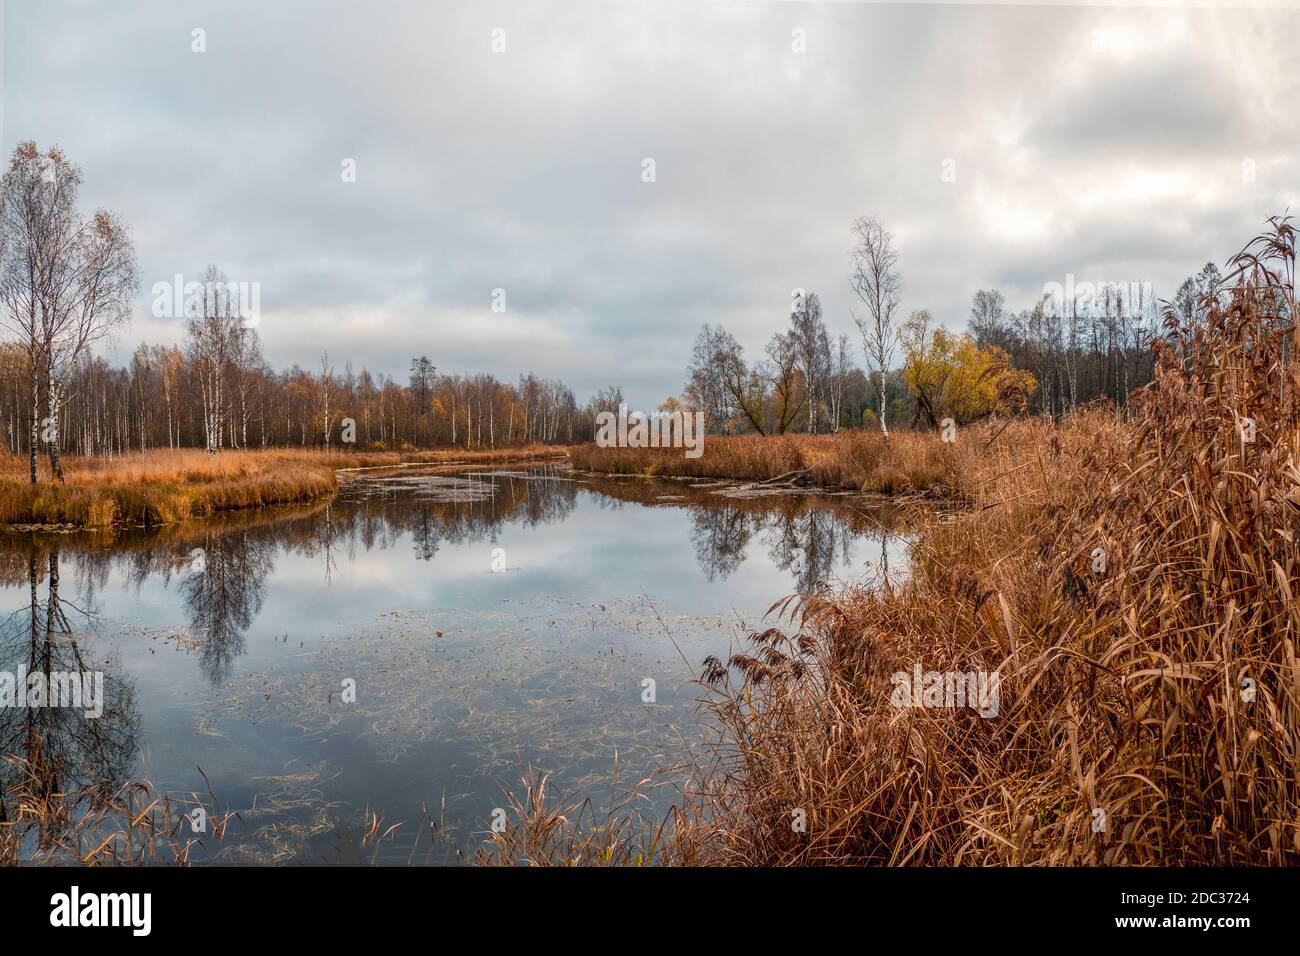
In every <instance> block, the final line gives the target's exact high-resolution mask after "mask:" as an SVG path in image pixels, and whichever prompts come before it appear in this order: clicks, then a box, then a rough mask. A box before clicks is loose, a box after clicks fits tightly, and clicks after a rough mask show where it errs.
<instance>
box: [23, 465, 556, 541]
mask: <svg viewBox="0 0 1300 956" xmlns="http://www.w3.org/2000/svg"><path fill="white" fill-rule="evenodd" d="M562 454H563V453H562V452H560V451H558V450H556V449H554V448H547V447H545V446H542V445H530V446H527V447H523V448H511V449H498V450H496V451H465V450H463V449H441V450H436V451H412V452H338V451H332V452H324V451H320V450H300V449H278V448H274V449H264V450H248V451H223V452H221V453H220V454H217V455H209V454H207V453H206V452H205V451H203V450H201V449H158V450H154V451H148V452H143V453H141V452H135V453H132V454H128V455H120V456H117V457H115V458H80V457H73V456H69V457H66V458H64V460H63V462H64V471H65V473H66V482H67V483H66V484H58V483H51V482H50V481H49V479H48V477H46V476H45V472H44V470H42V480H41V481H40V483H38V484H36V485H32V484H31V483H30V481H28V478H27V460H26V459H25V458H16V457H13V456H5V457H3V458H0V524H3V525H75V526H77V527H86V528H106V527H110V526H113V525H158V524H168V523H170V522H173V521H180V520H183V519H185V518H191V517H201V516H205V515H210V514H214V513H217V512H221V511H229V510H233V509H236V508H253V507H258V506H261V505H272V504H292V503H295V502H303V501H311V500H314V499H317V498H321V497H324V496H326V495H330V494H333V493H334V491H336V490H337V488H338V482H337V479H336V477H335V471H336V470H337V469H341V468H365V467H378V466H384V465H398V464H407V463H418V464H433V465H438V464H451V463H458V462H466V463H471V464H472V463H477V462H485V461H498V460H507V459H509V460H519V459H529V458H552V457H557V456H559V455H562ZM43 464H44V463H43V462H42V465H43Z"/></svg>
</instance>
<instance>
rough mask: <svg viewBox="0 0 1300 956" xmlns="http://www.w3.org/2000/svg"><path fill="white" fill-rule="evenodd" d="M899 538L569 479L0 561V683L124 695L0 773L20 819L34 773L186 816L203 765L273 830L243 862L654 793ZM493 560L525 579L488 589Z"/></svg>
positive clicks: (416, 479) (638, 484)
mask: <svg viewBox="0 0 1300 956" xmlns="http://www.w3.org/2000/svg"><path fill="white" fill-rule="evenodd" d="M894 520H895V519H894V515H893V514H892V512H891V510H890V509H889V508H888V507H887V506H885V505H876V504H870V503H868V502H867V501H865V500H864V499H861V498H859V497H856V496H846V497H839V496H825V495H811V494H807V495H805V494H796V495H770V494H764V493H763V492H762V489H751V490H749V491H746V490H744V489H736V488H720V487H718V486H716V485H713V486H708V485H703V486H700V487H696V486H694V485H692V484H691V483H689V482H670V481H643V480H611V479H606V478H599V477H594V476H588V475H583V474H578V473H574V472H572V471H570V470H568V469H566V468H563V467H554V466H548V467H528V468H525V469H522V470H511V469H499V470H492V471H466V470H461V471H456V472H452V471H443V472H438V471H417V470H405V469H400V470H389V471H380V472H371V473H365V474H362V475H357V476H354V477H349V478H348V479H346V480H345V482H344V487H343V488H342V489H341V491H340V493H339V495H338V496H336V497H335V498H334V499H333V500H331V501H329V502H322V503H319V504H314V505H303V506H296V507H289V508H279V509H265V510H261V511H257V512H238V513H233V514H231V515H228V516H223V517H216V518H212V519H209V520H206V521H201V522H192V523H187V524H183V525H175V526H168V527H165V528H162V529H156V530H154V531H152V532H148V533H146V532H143V531H132V532H120V533H102V534H89V533H82V534H69V535H43V536H42V535H29V536H19V535H9V536H5V537H3V538H0V585H2V586H3V587H4V589H5V599H6V604H7V606H8V607H9V608H11V609H13V611H14V613H13V614H12V615H10V617H9V618H8V619H7V620H6V621H5V622H4V627H3V630H0V657H2V658H3V659H2V660H0V668H3V667H8V668H9V669H11V670H12V669H14V668H15V667H16V666H17V665H18V664H19V663H25V664H27V665H29V666H31V665H34V666H40V667H48V668H50V669H59V668H61V667H62V668H65V669H75V668H76V666H77V665H78V662H79V661H80V660H81V659H82V657H83V656H85V654H88V653H89V652H90V651H94V652H95V654H96V655H97V657H98V658H102V657H113V656H114V655H117V654H120V656H121V660H122V661H123V662H124V664H125V665H126V666H129V669H130V674H131V677H130V679H128V678H127V676H126V674H125V673H124V669H123V667H122V666H119V665H118V664H117V663H116V661H115V660H110V661H107V662H104V661H101V660H98V659H97V660H96V661H95V662H94V663H93V667H96V668H99V669H103V670H105V671H106V676H107V677H108V681H107V687H108V693H109V697H110V701H109V708H108V710H107V712H106V716H105V718H103V719H102V720H100V721H99V722H95V721H87V720H86V719H85V718H84V716H83V715H82V714H80V713H79V712H75V711H69V712H50V711H38V710H33V709H21V708H20V709H6V710H2V711H0V752H2V753H5V754H11V755H13V756H14V757H15V758H16V760H17V761H18V762H10V763H6V764H4V765H3V766H2V767H0V772H2V773H3V774H4V775H5V776H4V777H3V779H2V780H0V791H3V793H4V803H3V805H0V814H9V815H12V813H13V812H14V808H15V806H16V804H15V800H16V796H15V794H16V793H17V791H16V789H15V788H16V787H17V785H18V784H19V783H20V782H22V781H23V780H25V779H27V778H26V777H25V776H24V774H28V773H30V775H31V779H32V780H34V781H36V783H35V792H36V793H38V794H39V793H41V792H44V793H54V792H57V791H59V790H60V789H63V788H67V789H84V788H87V787H88V788H90V789H91V790H92V791H93V790H94V789H95V788H99V789H100V792H106V790H107V789H108V788H111V787H113V786H115V785H118V784H120V782H122V781H123V780H125V779H131V778H134V777H141V776H143V777H147V778H149V779H151V780H152V781H154V782H155V783H159V784H161V785H162V786H163V787H164V788H168V787H170V788H173V789H176V790H178V791H180V792H188V790H189V789H191V788H192V787H193V786H195V785H196V784H197V783H198V781H197V780H196V779H195V774H194V768H195V767H196V766H201V767H202V768H203V770H204V773H205V774H208V773H211V774H212V775H213V776H212V783H213V785H214V787H215V790H216V792H218V793H220V794H221V795H222V798H223V800H226V799H229V800H230V801H231V802H232V804H233V805H235V806H240V807H242V808H244V809H245V810H249V809H250V808H253V807H256V808H258V811H257V814H253V813H251V812H250V813H249V815H248V817H247V820H246V823H247V824H248V825H249V827H250V828H252V827H254V826H255V825H263V824H264V829H263V830H261V831H258V832H257V833H252V834H251V835H250V836H249V839H248V840H247V841H246V842H245V844H244V845H245V846H246V847H262V848H264V849H265V848H266V847H272V848H273V850H270V851H268V852H272V855H273V856H274V857H275V858H276V859H289V858H298V857H297V856H296V854H297V853H299V852H302V847H303V846H304V845H307V844H310V843H311V840H312V839H313V838H312V837H311V834H313V833H316V832H317V826H318V823H319V814H320V812H321V811H320V807H321V805H322V803H328V804H329V806H330V807H345V808H349V809H351V810H353V811H355V812H356V813H359V812H360V810H359V809H358V808H362V807H366V806H369V807H372V808H384V810H385V812H386V813H387V814H389V815H390V816H391V817H392V818H393V819H407V818H414V817H415V816H418V814H419V811H420V808H421V807H422V806H423V805H424V801H426V800H429V799H435V800H438V801H439V806H440V807H442V806H443V804H442V803H441V800H442V799H443V798H444V797H446V799H447V804H446V809H447V813H448V817H447V821H446V822H447V824H448V825H449V826H451V827H452V828H453V829H455V828H457V827H459V828H460V831H461V832H462V833H465V834H471V833H474V832H478V831H479V830H481V829H482V826H483V820H484V819H486V814H488V813H490V811H491V809H492V808H493V807H495V806H498V805H500V800H501V790H502V788H503V787H509V786H511V785H513V784H514V783H516V782H517V781H518V779H519V774H520V772H521V769H522V768H528V767H531V768H537V767H539V766H540V767H544V768H545V769H547V770H548V771H555V772H556V776H555V777H554V778H553V779H554V780H555V783H556V786H564V787H569V786H572V787H573V788H575V789H581V788H587V787H590V786H592V784H593V781H594V780H596V779H597V778H598V777H599V776H600V775H602V774H604V773H606V772H607V771H608V770H609V767H610V761H611V759H612V755H613V752H614V751H617V752H618V754H619V762H620V766H621V767H625V768H628V770H627V772H629V773H635V774H638V775H639V774H644V773H646V772H648V771H649V769H650V768H653V767H655V766H658V765H660V764H661V763H662V762H664V761H667V760H668V759H669V758H667V757H664V756H663V754H664V752H665V751H664V746H665V744H664V742H665V740H670V741H671V740H677V739H680V737H681V735H682V729H683V728H684V727H686V726H688V724H689V722H690V721H691V720H692V719H693V718H692V715H693V714H695V713H696V700H695V693H696V691H695V685H694V683H693V682H694V680H695V678H696V677H698V674H699V673H700V665H701V663H702V661H703V660H704V659H705V658H706V657H707V656H709V655H714V656H720V657H723V658H724V659H725V657H726V655H727V654H728V653H729V650H728V649H729V646H730V645H731V643H732V642H733V641H734V640H735V639H737V634H738V633H743V630H744V629H745V628H746V627H748V626H751V625H756V624H758V623H759V621H760V620H761V618H762V615H763V613H764V612H765V611H766V610H767V608H769V607H770V606H771V605H772V603H773V602H774V601H776V600H778V599H779V598H781V597H783V596H785V595H787V594H789V593H790V592H791V591H804V592H808V591H812V590H814V589H816V588H817V587H819V586H820V585H821V583H822V582H825V581H834V580H836V579H855V580H856V579H861V578H863V577H864V576H879V574H880V573H881V571H882V570H883V566H884V565H885V564H887V563H889V562H892V565H891V567H894V568H896V567H897V566H898V564H899V563H901V560H902V554H901V553H900V549H899V542H898V539H897V538H895V537H894V536H893V535H892V534H891V533H890V529H891V528H893V526H894ZM498 546H501V547H503V548H504V549H507V550H508V551H509V566H508V567H509V570H511V571H518V572H520V573H512V574H492V573H489V571H490V565H491V562H492V557H491V556H492V552H493V549H495V548H496V547H498ZM92 632H93V640H92V636H91V635H92ZM83 648H86V649H89V650H87V651H83ZM109 648H112V649H113V650H112V652H111V653H110V651H109V650H108V649H109ZM168 651H171V652H172V653H170V654H169V653H167V652H168ZM196 665H197V666H196ZM647 676H652V677H654V678H655V679H656V680H657V682H658V683H657V686H658V689H659V691H658V699H657V702H656V703H655V706H653V707H648V706H646V703H645V701H644V700H643V698H642V693H643V681H644V680H645V678H646V677H647ZM345 678H347V679H352V678H355V679H356V681H357V683H358V685H359V686H360V694H359V699H358V700H356V701H355V702H351V703H349V704H347V705H346V706H345V705H344V704H342V703H341V702H340V697H339V692H338V688H339V686H340V681H341V680H343V679H345ZM137 700H138V701H139V703H138V704H137ZM142 713H143V717H142V716H141V715H142ZM142 726H144V727H147V729H148V731H149V733H148V735H147V737H148V739H147V741H142V740H141V738H142V737H143V736H144V735H143V733H142V731H141V728H142ZM666 728H672V729H671V730H668V729H666ZM661 758H662V759H661ZM27 768H35V769H34V770H30V771H29V770H28V769H27ZM632 768H635V770H633V769H632ZM582 792H584V793H587V792H590V791H588V790H582ZM331 812H333V811H331ZM347 812H348V811H347V810H341V811H339V815H340V816H345V815H346V814H347ZM262 814H268V815H267V816H261V815H262ZM353 816H354V817H355V813H354V814H353ZM259 821H261V823H259ZM353 822H355V819H354V820H353ZM288 833H293V834H295V836H294V838H293V839H294V841H295V842H293V845H292V846H291V845H290V844H289V843H286V842H285V841H286V840H287V839H288V838H287V837H286V834H288ZM39 838H41V837H40V836H39V835H38V836H37V839H39ZM268 841H269V842H268ZM317 849H318V850H319V851H320V852H321V853H322V854H325V855H328V849H327V848H324V847H318V848H317Z"/></svg>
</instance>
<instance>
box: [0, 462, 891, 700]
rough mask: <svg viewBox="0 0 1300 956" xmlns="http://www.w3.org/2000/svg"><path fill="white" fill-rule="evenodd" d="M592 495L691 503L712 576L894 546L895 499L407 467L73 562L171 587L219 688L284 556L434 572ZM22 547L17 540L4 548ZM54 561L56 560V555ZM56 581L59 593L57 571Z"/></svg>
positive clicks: (83, 576) (95, 591) (76, 550)
mask: <svg viewBox="0 0 1300 956" xmlns="http://www.w3.org/2000/svg"><path fill="white" fill-rule="evenodd" d="M583 498H586V499H590V500H592V501H594V502H595V503H597V504H598V505H599V507H600V508H602V509H606V510H617V509H622V508H624V507H625V506H628V505H637V506H643V507H649V508H669V509H677V510H682V511H684V512H685V513H686V514H687V515H689V521H690V530H689V538H690V544H691V547H692V548H693V550H694V553H695V558H696V562H697V564H698V567H699V569H700V571H701V573H702V574H703V576H704V577H705V579H706V580H708V581H709V582H722V581H725V580H726V579H728V578H729V577H730V576H732V575H734V574H735V573H736V572H737V571H738V569H739V568H740V567H741V566H742V565H743V564H744V562H745V561H746V560H747V558H749V557H750V556H751V555H752V554H753V553H754V552H755V546H756V545H757V546H759V547H761V548H762V549H763V550H764V551H765V553H766V555H767V557H768V559H769V560H770V561H771V562H772V564H773V565H774V566H775V567H777V568H779V569H780V570H781V571H783V572H785V573H786V574H787V575H788V577H789V586H790V587H791V588H792V589H793V590H797V591H800V592H805V593H806V592H809V591H812V590H814V589H815V588H817V587H818V586H819V585H820V584H821V583H822V582H827V581H831V580H833V579H834V578H835V577H836V570H837V569H841V571H842V570H843V569H845V568H851V567H854V566H855V562H856V560H857V559H856V556H855V553H854V549H855V545H857V544H859V543H861V542H862V541H863V540H870V539H871V538H877V539H878V540H880V542H881V551H880V558H879V561H876V562H872V561H870V560H868V561H865V562H864V563H863V564H862V565H861V566H860V567H861V568H862V573H874V574H879V573H880V571H881V570H882V569H884V568H887V562H888V554H887V548H886V547H885V545H886V543H887V542H888V541H891V540H892V537H891V533H890V530H889V529H890V528H892V526H893V524H894V520H895V518H894V515H893V513H892V512H891V510H890V509H889V507H888V506H886V505H883V504H882V505H876V506H873V507H870V508H867V507H865V506H864V505H863V503H862V501H861V500H860V499H856V498H852V499H844V498H837V497H825V496H817V495H781V496H764V497H745V496H744V495H734V496H728V495H726V494H720V493H718V491H717V489H716V488H704V487H700V488H697V487H693V486H690V485H687V484H682V485H681V486H680V487H677V486H673V487H666V486H665V485H664V484H661V483H655V482H640V481H631V482H628V481H616V480H606V479H599V478H593V477H590V476H587V477H577V476H574V475H572V474H571V473H569V472H568V471H567V470H566V469H564V468H563V467H562V466H542V467H536V468H530V469H527V470H523V471H509V470H499V471H487V472H462V473H459V474H454V475H453V474H417V473H411V472H405V471H396V472H391V473H379V474H375V475H364V476H361V477H357V478H353V479H350V480H348V481H347V483H346V484H345V487H344V489H343V491H342V492H341V493H340V495H339V496H338V497H337V498H335V499H334V500H332V501H331V502H328V503H324V504H321V505H316V506H311V507H299V508H294V509H275V510H268V511H264V512H257V513H250V514H236V515H232V516H229V517H225V518H220V519H213V520H211V521H207V522H198V523H192V524H188V525H183V526H173V527H170V528H166V529H163V531H162V532H155V533H143V532H128V533H123V534H119V535H116V536H113V535H75V536H71V538H70V540H69V541H68V542H67V543H65V545H64V546H63V549H64V552H65V558H64V559H65V560H67V561H69V562H70V563H71V565H72V567H73V569H74V575H73V577H74V580H75V582H76V591H77V594H78V600H79V604H80V607H82V608H92V607H94V606H95V603H96V601H97V599H98V597H99V595H100V593H101V592H102V590H103V588H104V587H105V585H106V583H107V582H108V581H109V579H110V578H111V576H112V574H113V573H114V570H116V573H118V574H120V575H121V576H122V577H123V579H124V580H125V581H127V582H129V584H130V586H132V587H134V588H135V589H136V590H137V592H138V591H139V590H140V588H141V587H143V585H144V584H145V582H146V581H148V580H150V579H158V580H160V581H161V582H163V584H164V585H165V586H166V587H168V588H169V589H174V590H175V592H176V593H178V594H179V596H180V598H181V600H182V603H183V606H184V609H185V613H186V617H187V620H188V634H187V635H186V640H187V642H188V643H190V644H191V645H192V646H193V647H195V648H196V649H197V651H198V658H199V666H200V668H201V669H202V672H203V674H204V675H205V676H206V678H207V679H208V681H209V682H210V683H211V684H213V685H219V684H221V683H223V682H225V681H227V680H228V679H229V677H230V675H231V671H232V667H233V664H234V661H235V660H237V659H238V658H239V657H240V656H241V655H243V654H244V653H245V652H246V646H247V644H246V642H247V633H248V631H249V629H250V628H251V627H252V626H253V623H254V622H255V620H256V619H257V617H258V615H259V614H260V613H261V610H262V607H263V604H264V602H265V600H266V595H267V581H268V578H269V577H270V576H271V575H272V574H273V572H274V571H275V567H276V562H277V559H278V558H279V557H281V556H283V555H286V554H293V555H298V556H302V557H306V558H310V559H312V560H314V561H315V562H317V563H318V565H319V573H320V576H321V580H322V582H323V583H328V582H329V581H330V580H331V578H332V577H333V575H334V574H335V573H336V569H337V567H338V564H339V562H340V560H342V561H344V562H346V563H347V564H348V565H353V564H355V562H356V560H357V557H358V555H359V554H364V553H367V552H370V551H372V550H375V549H379V550H382V551H391V550H392V549H393V548H394V547H396V546H397V545H398V543H399V542H401V541H403V539H407V540H408V541H409V547H410V548H411V549H412V556H413V557H414V559H415V560H417V561H420V562H428V563H431V564H433V565H434V566H435V567H436V566H437V559H438V556H439V552H440V550H441V549H442V548H443V547H444V546H456V547H461V546H464V545H466V544H478V543H487V544H488V545H489V546H491V545H495V544H496V543H497V541H498V538H499V536H500V535H501V534H502V532H503V531H504V530H505V529H506V528H507V527H512V528H519V527H524V528H535V527H542V526H548V525H556V524H560V523H562V522H564V521H566V520H567V519H569V517H570V516H571V515H572V514H573V512H574V510H575V508H576V507H577V504H578V502H579V500H581V499H583ZM13 547H14V542H13V541H9V542H8V543H7V544H6V545H4V546H0V550H3V551H5V552H11V551H12V549H13ZM37 547H38V546H37V545H33V546H32V548H33V549H35V548H37ZM32 553H33V555H35V553H36V552H35V550H33V552H32ZM49 555H50V560H51V561H53V562H55V565H57V562H58V561H59V560H60V557H59V552H57V551H51V552H49ZM9 557H11V558H12V557H13V555H12V553H10V554H9ZM33 560H36V558H35V557H33ZM873 563H874V564H875V565H876V566H875V567H874V568H872V567H870V565H872V564H873ZM841 576H842V574H841ZM52 587H53V589H54V590H55V591H57V575H56V576H54V578H53V581H52ZM779 596H780V595H773V598H775V597H779ZM50 600H51V601H52V602H53V604H54V606H55V611H54V612H53V613H52V614H51V616H50V617H49V620H48V622H47V623H46V624H43V625H42V628H43V632H46V633H48V632H49V631H50V630H51V628H64V629H65V630H66V626H67V625H66V619H65V618H64V617H63V616H62V615H61V614H60V613H59V612H58V610H57V608H58V605H59V601H58V599H57V596H56V597H53V598H51V599H50ZM42 606H44V605H42ZM33 607H34V605H33ZM35 613H36V611H35V610H32V611H30V613H29V614H28V616H29V617H34V615H35ZM11 630H12V627H11ZM74 646H75V645H74Z"/></svg>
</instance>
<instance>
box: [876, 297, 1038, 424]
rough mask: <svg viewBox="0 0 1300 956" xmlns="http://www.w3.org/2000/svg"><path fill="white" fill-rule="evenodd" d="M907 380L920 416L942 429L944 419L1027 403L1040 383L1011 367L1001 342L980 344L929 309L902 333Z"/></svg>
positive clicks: (914, 315)
mask: <svg viewBox="0 0 1300 956" xmlns="http://www.w3.org/2000/svg"><path fill="white" fill-rule="evenodd" d="M899 344H900V345H901V346H902V349H903V380H904V381H905V382H906V384H907V390H908V392H909V393H910V394H911V395H912V397H913V399H915V401H916V417H917V418H918V419H919V420H920V421H922V422H923V423H924V424H926V425H929V426H930V427H932V428H937V427H938V426H939V423H940V422H942V421H943V420H944V419H945V418H951V419H953V420H954V421H955V422H957V423H958V424H965V423H967V422H971V421H974V420H976V419H978V418H983V417H985V416H986V415H991V414H993V413H994V412H1000V411H1015V410H1019V409H1022V408H1024V406H1025V403H1026V401H1027V400H1028V398H1029V396H1030V395H1032V394H1033V393H1034V391H1035V390H1036V389H1037V388H1038V382H1037V381H1035V380H1034V376H1033V375H1031V374H1030V373H1029V372H1027V371H1025V370H1023V369H1017V368H1012V367H1011V364H1010V359H1009V358H1008V356H1007V353H1006V352H1004V351H1002V349H1000V348H997V347H996V346H990V347H988V348H980V347H979V346H978V345H976V344H975V340H974V339H972V338H971V337H970V336H969V335H967V334H965V333H964V332H961V333H954V332H949V331H948V330H947V329H945V328H943V327H942V326H937V327H935V326H934V322H933V319H932V318H931V316H930V313H929V312H928V311H926V310H924V309H922V310H920V311H917V312H913V313H912V315H911V317H910V318H909V319H908V320H907V321H906V322H905V323H904V324H903V328H902V329H901V331H900V334H899Z"/></svg>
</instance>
